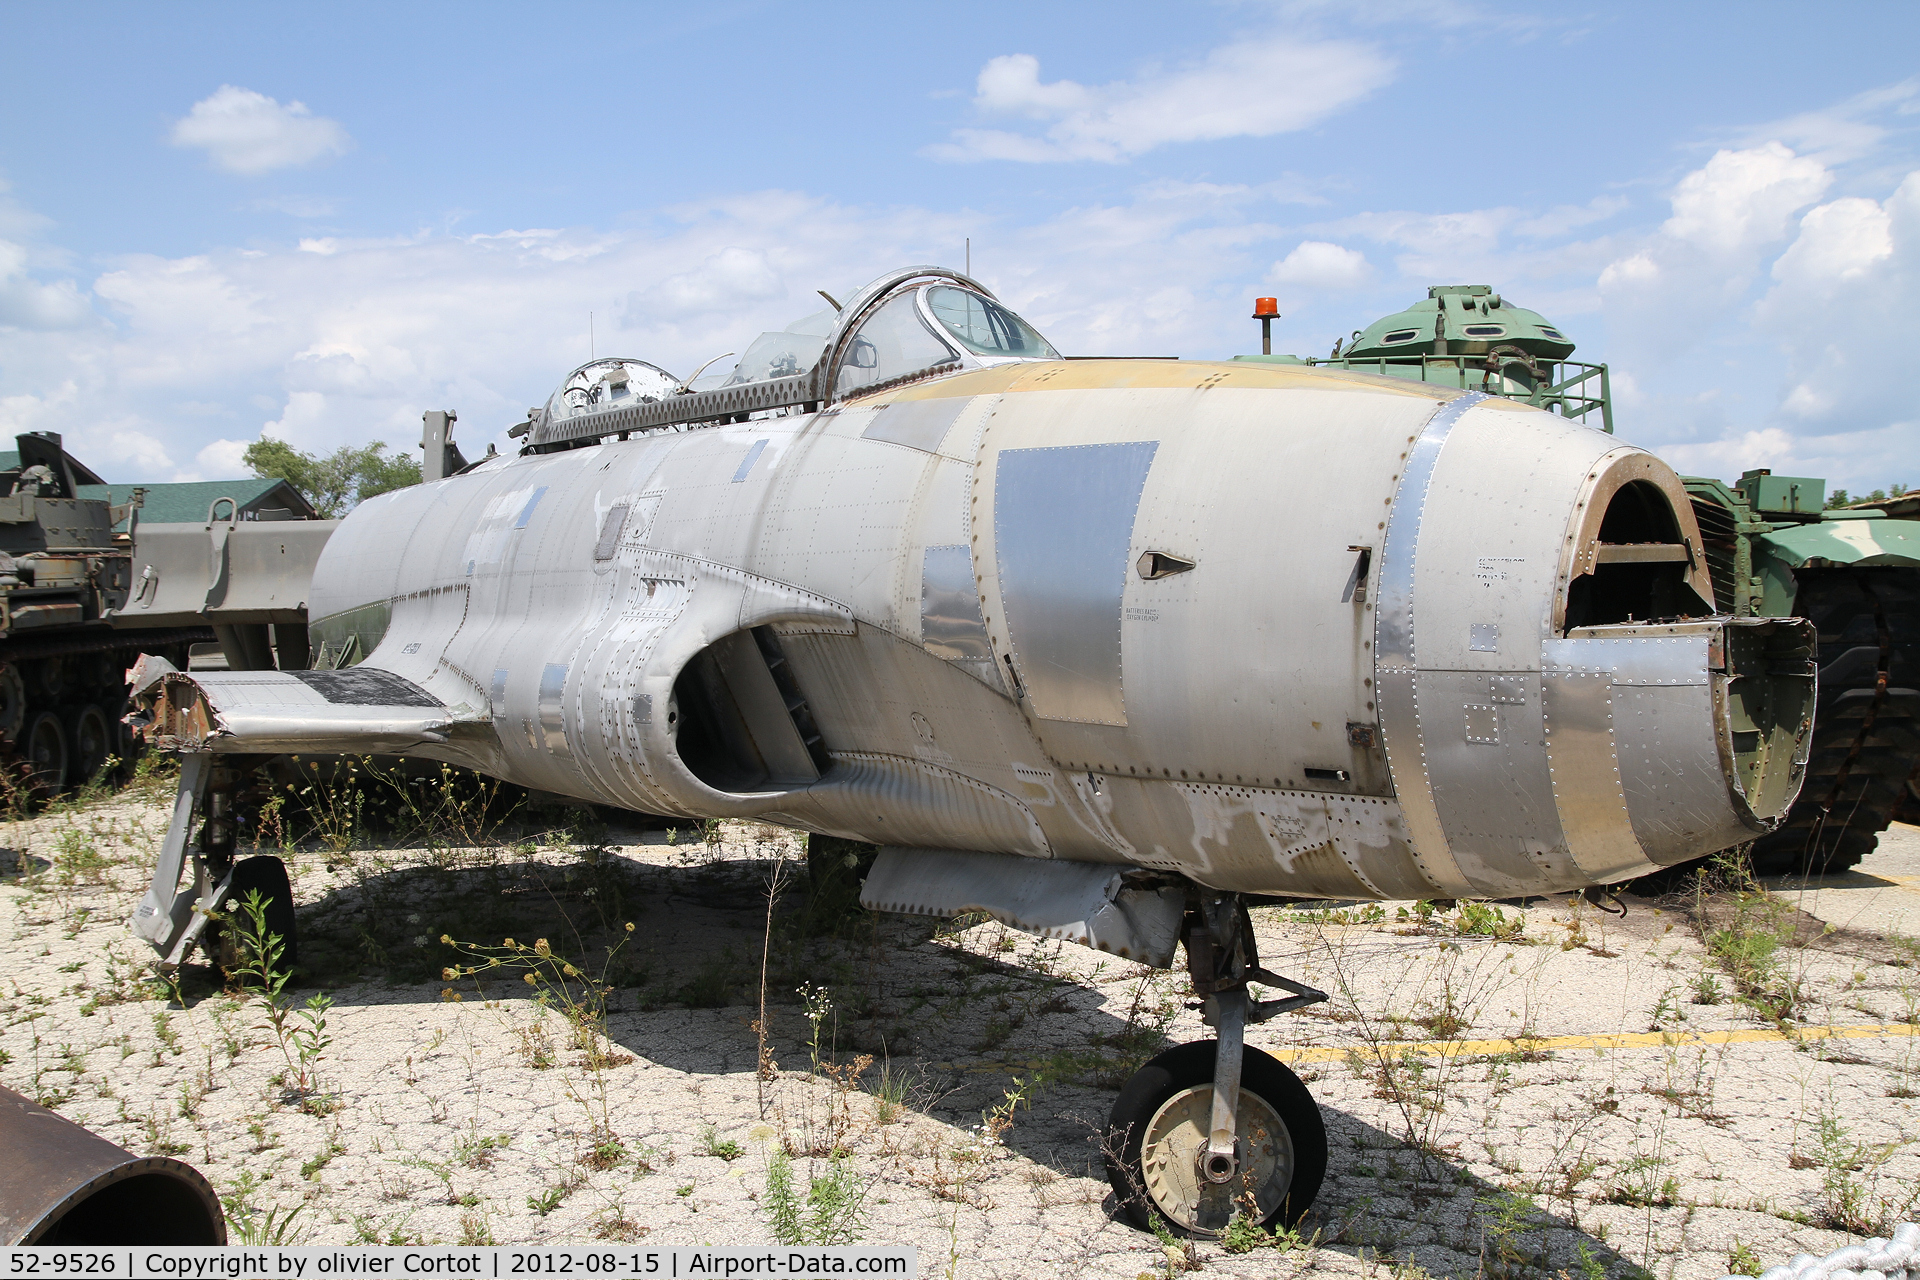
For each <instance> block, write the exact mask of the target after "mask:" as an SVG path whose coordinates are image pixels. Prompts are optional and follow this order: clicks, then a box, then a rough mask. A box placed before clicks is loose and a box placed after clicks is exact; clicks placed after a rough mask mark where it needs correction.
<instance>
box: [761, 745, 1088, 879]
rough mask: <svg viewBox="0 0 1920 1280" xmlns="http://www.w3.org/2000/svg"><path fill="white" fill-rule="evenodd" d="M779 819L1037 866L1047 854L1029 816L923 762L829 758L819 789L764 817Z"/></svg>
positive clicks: (870, 756) (990, 790) (874, 756)
mask: <svg viewBox="0 0 1920 1280" xmlns="http://www.w3.org/2000/svg"><path fill="white" fill-rule="evenodd" d="M783 815H786V816H792V817H795V818H798V819H799V820H800V822H801V823H802V824H803V825H805V826H808V827H810V828H815V829H822V830H826V831H828V832H829V833H832V834H839V835H846V836H851V837H853V838H855V839H859V840H868V841H875V842H877V841H880V840H900V841H903V842H906V843H911V844H914V845H923V846H931V847H947V848H951V847H954V846H960V847H968V846H978V845H984V846H986V847H988V848H993V849H1004V850H1013V851H1016V852H1018V853H1021V854H1025V855H1030V856H1032V857H1038V858H1045V857H1048V856H1050V855H1051V854H1052V853H1053V847H1052V845H1051V844H1050V843H1049V841H1048V840H1047V836H1046V833H1045V832H1044V831H1043V830H1042V829H1041V827H1040V824H1039V822H1038V821H1037V820H1036V819H1035V817H1034V814H1033V810H1032V809H1030V808H1029V807H1028V806H1027V805H1026V804H1025V803H1023V802H1022V801H1020V800H1018V799H1016V798H1015V797H1013V796H1011V795H1009V794H1007V793H1006V792H1005V791H1002V790H1001V789H1000V788H998V787H994V786H989V785H988V784H986V783H984V782H981V781H980V780H979V779H977V778H972V777H969V776H968V775H966V774H964V773H962V772H960V771H959V770H957V769H951V768H947V767H945V766H942V765H937V764H934V763H932V762H930V761H927V760H915V759H908V758H907V757H905V756H896V755H883V754H881V753H878V752H859V753H853V752H835V753H834V756H833V766H832V767H831V768H830V769H828V770H827V772H826V775H825V776H824V777H822V778H821V779H820V781H819V782H817V783H815V784H814V785H813V786H811V787H809V788H807V789H806V790H804V791H799V792H795V793H794V794H793V795H792V796H790V797H788V798H786V799H785V800H783V801H782V802H781V814H780V815H768V816H769V817H770V818H772V819H773V820H774V821H779V820H780V818H781V816H783ZM851 822H857V823H859V824H860V825H859V826H858V827H855V826H852V825H850V823H851ZM842 824H849V825H842Z"/></svg>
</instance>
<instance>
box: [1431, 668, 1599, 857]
mask: <svg viewBox="0 0 1920 1280" xmlns="http://www.w3.org/2000/svg"><path fill="white" fill-rule="evenodd" d="M1418 680H1419V692H1420V738H1421V744H1422V747H1423V749H1424V753H1425V758H1426V762H1427V770H1428V774H1429V785H1430V786H1431V788H1432V792H1433V804H1434V810H1435V812H1436V813H1437V814H1438V815H1439V818H1440V825H1441V828H1442V829H1443V830H1444V831H1445V832H1446V836H1447V847H1448V848H1449V849H1450V850H1451V852H1452V855H1453V858H1454V859H1455V861H1456V862H1458V863H1459V865H1460V867H1461V869H1462V870H1463V871H1464V872H1465V873H1466V875H1468V876H1469V877H1470V878H1471V879H1472V880H1473V882H1474V883H1475V884H1476V885H1479V886H1480V887H1481V890H1482V892H1495V893H1522V892H1525V891H1526V888H1527V886H1528V885H1529V883H1537V880H1536V879H1535V878H1536V877H1537V876H1539V875H1540V874H1541V873H1542V872H1547V873H1554V872H1562V871H1571V870H1572V868H1571V867H1570V866H1569V864H1568V860H1567V857H1566V854H1565V852H1564V848H1563V846H1564V843H1565V842H1564V839H1563V837H1562V835H1561V831H1560V819H1559V817H1558V815H1557V814H1556V812H1555V808H1554V776H1553V774H1552V773H1551V772H1550V771H1549V769H1548V762H1547V752H1546V744H1545V733H1544V729H1543V727H1542V725H1541V721H1540V677H1539V676H1538V675H1537V674H1535V673H1534V672H1531V671H1527V672H1513V673H1510V674H1508V675H1504V676H1499V677H1489V676H1487V675H1486V674H1484V673H1482V672H1477V671H1422V672H1421V673H1420V675H1419V677H1418Z"/></svg>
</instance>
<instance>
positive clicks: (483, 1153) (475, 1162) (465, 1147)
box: [453, 1133, 513, 1169]
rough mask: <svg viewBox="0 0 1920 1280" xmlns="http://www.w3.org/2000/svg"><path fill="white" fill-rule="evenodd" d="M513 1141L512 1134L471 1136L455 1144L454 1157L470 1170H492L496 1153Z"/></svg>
mask: <svg viewBox="0 0 1920 1280" xmlns="http://www.w3.org/2000/svg"><path fill="white" fill-rule="evenodd" d="M512 1141H513V1135H512V1134H510V1133H500V1134H493V1133H489V1134H485V1135H481V1134H471V1135H469V1136H468V1137H465V1138H462V1139H460V1140H459V1141H457V1142H455V1143H454V1144H453V1153H454V1155H456V1156H458V1157H459V1158H460V1161H461V1163H463V1164H465V1165H466V1166H467V1167H468V1168H469V1169H491V1168H492V1167H493V1161H494V1157H495V1155H496V1153H498V1152H500V1151H504V1150H506V1148H507V1146H508V1144H510V1143H511V1142H512Z"/></svg>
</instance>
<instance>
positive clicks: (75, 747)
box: [67, 702, 113, 787]
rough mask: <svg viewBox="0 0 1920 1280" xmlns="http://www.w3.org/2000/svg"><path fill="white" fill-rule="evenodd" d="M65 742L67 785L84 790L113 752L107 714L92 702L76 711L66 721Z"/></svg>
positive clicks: (110, 728)
mask: <svg viewBox="0 0 1920 1280" xmlns="http://www.w3.org/2000/svg"><path fill="white" fill-rule="evenodd" d="M67 742H68V744H69V746H70V747H71V750H70V751H69V752H68V759H67V785H68V786H70V787H84V786H86V785H87V784H88V783H89V782H92V781H93V780H94V778H95V777H96V776H98V774H99V773H100V770H101V769H102V768H104V767H105V766H106V763H107V757H108V756H109V755H111V754H112V753H113V728H112V726H111V725H109V724H108V723H107V713H106V712H104V711H102V710H101V709H100V707H99V705H98V704H97V703H92V702H89V703H87V704H86V705H85V706H82V707H79V708H77V709H76V710H75V711H74V712H73V718H72V719H71V720H69V721H68V722H67Z"/></svg>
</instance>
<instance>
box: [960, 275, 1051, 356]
mask: <svg viewBox="0 0 1920 1280" xmlns="http://www.w3.org/2000/svg"><path fill="white" fill-rule="evenodd" d="M927 307H928V309H929V310H930V311H932V312H933V315H934V318H935V319H936V320H938V321H939V322H940V323H941V324H942V325H944V326H946V330H947V332H948V333H951V334H952V335H953V336H954V337H955V338H957V339H958V340H959V341H960V343H961V345H962V346H964V347H966V349H967V350H969V351H971V352H973V353H974V354H975V355H977V356H988V357H994V356H998V357H1002V358H1008V357H1011V358H1015V359H1026V360H1058V359H1059V358H1060V353H1059V352H1058V351H1055V350H1054V349H1053V344H1052V343H1050V342H1048V341H1047V340H1046V339H1045V338H1043V337H1041V336H1040V335H1039V334H1037V333H1035V332H1034V331H1033V329H1032V327H1031V326H1029V325H1028V324H1027V322H1026V321H1025V320H1022V319H1021V318H1020V317H1019V316H1017V315H1015V314H1013V312H1011V311H1009V310H1007V309H1006V308H1005V307H1003V306H1001V305H1000V304H999V303H997V302H994V301H992V300H991V299H988V298H983V297H981V296H980V295H979V294H977V293H974V292H973V291H971V290H969V289H956V288H954V287H953V286H952V285H945V284H941V285H935V286H934V287H933V288H931V289H929V290H927Z"/></svg>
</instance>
